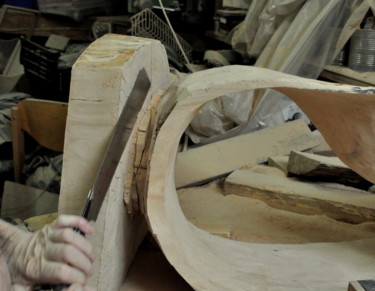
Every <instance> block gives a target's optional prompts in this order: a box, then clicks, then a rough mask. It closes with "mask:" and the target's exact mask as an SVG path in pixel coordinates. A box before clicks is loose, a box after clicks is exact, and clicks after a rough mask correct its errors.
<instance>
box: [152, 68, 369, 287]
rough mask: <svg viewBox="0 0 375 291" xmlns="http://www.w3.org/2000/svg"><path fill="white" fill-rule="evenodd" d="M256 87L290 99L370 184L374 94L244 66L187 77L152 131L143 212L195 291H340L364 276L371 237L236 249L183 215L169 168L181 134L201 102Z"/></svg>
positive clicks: (366, 275)
mask: <svg viewBox="0 0 375 291" xmlns="http://www.w3.org/2000/svg"><path fill="white" fill-rule="evenodd" d="M260 88H273V89H276V90H278V91H280V92H282V93H284V94H286V95H287V96H289V97H290V98H292V99H293V100H294V101H295V102H296V103H297V104H298V105H299V106H300V107H301V108H302V110H304V112H305V113H306V114H308V116H309V118H310V119H311V120H312V121H313V122H314V124H315V125H316V126H317V127H318V129H319V130H320V131H321V132H322V133H323V135H324V136H325V138H326V140H327V142H328V143H329V144H330V146H331V147H332V148H333V149H334V150H335V152H336V153H337V154H338V156H339V157H340V158H341V159H342V160H343V161H344V162H345V163H346V164H347V165H348V166H350V167H351V168H352V169H354V170H355V171H356V172H358V173H359V174H361V175H363V176H364V177H366V178H367V179H368V180H370V181H372V182H375V167H374V166H373V160H374V150H373V140H374V139H375V135H374V133H373V128H372V120H373V118H374V117H373V116H374V115H373V113H372V112H373V108H374V103H375V94H374V93H375V89H374V88H360V87H353V86H346V85H338V84H329V83H324V82H320V81H315V80H309V79H303V78H299V77H295V76H290V75H286V74H282V73H278V72H274V71H270V70H266V69H260V68H254V67H245V66H230V67H222V68H218V69H211V70H206V71H201V72H198V73H194V74H191V75H189V76H188V77H187V78H186V79H185V80H184V81H183V82H182V83H181V84H180V85H179V87H178V90H177V92H178V94H177V98H178V100H179V102H178V103H177V105H176V106H175V108H174V109H173V111H172V112H171V113H170V114H169V116H168V118H167V120H166V121H165V123H164V124H163V126H162V127H161V129H160V131H159V132H158V135H157V137H156V142H155V146H154V149H153V152H152V158H151V161H150V175H149V188H148V193H147V194H148V197H147V203H146V204H147V211H146V213H147V217H148V222H149V225H150V227H151V230H152V232H153V234H154V236H155V237H156V238H157V240H158V242H159V244H160V246H161V248H162V250H163V252H164V254H165V255H166V257H167V259H168V260H169V262H171V264H172V265H173V266H174V267H175V268H176V269H177V271H178V272H179V273H180V274H181V275H182V276H183V277H184V278H185V280H187V282H188V283H189V284H190V285H191V286H192V287H193V288H194V289H196V290H277V289H279V290H345V288H346V287H347V285H348V282H349V281H351V280H356V279H358V278H371V277H372V276H373V270H374V267H375V262H374V244H375V239H365V240H358V241H350V242H349V241H348V242H336V243H311V244H302V245H293V244H285V245H280V244H255V243H254V244H251V243H241V242H235V241H230V240H227V239H224V238H221V237H217V236H213V235H210V234H208V233H206V232H204V231H202V230H200V229H198V228H196V227H195V226H194V225H192V224H191V223H190V222H189V221H187V219H186V218H185V216H184V215H183V213H182V211H181V208H180V206H179V203H178V199H177V194H176V188H175V172H174V166H175V160H176V153H177V148H178V144H179V140H180V137H181V135H182V134H183V132H184V130H185V129H186V127H187V126H188V125H189V123H190V121H191V120H192V118H193V117H194V115H195V114H196V113H197V112H198V110H199V109H200V108H201V107H202V106H203V105H204V104H205V103H207V102H208V101H210V100H212V99H214V98H216V97H219V96H222V95H226V94H229V93H233V92H240V91H243V90H250V89H260ZM202 163H204V160H203V161H202ZM249 223H251V221H249Z"/></svg>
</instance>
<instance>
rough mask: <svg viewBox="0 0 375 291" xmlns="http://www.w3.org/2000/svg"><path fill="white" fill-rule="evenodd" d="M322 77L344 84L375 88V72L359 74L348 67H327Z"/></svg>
mask: <svg viewBox="0 0 375 291" xmlns="http://www.w3.org/2000/svg"><path fill="white" fill-rule="evenodd" d="M320 77H321V78H324V79H327V80H330V81H334V82H337V83H342V84H349V85H357V86H375V72H357V71H353V70H351V69H349V68H348V67H341V66H327V67H325V68H324V70H323V72H322V73H321V74H320Z"/></svg>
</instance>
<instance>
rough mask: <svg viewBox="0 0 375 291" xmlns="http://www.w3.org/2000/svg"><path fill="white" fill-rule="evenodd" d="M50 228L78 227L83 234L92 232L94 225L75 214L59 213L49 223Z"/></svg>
mask: <svg viewBox="0 0 375 291" xmlns="http://www.w3.org/2000/svg"><path fill="white" fill-rule="evenodd" d="M51 227H52V229H62V228H76V227H77V228H79V229H80V230H82V231H83V232H84V233H85V234H93V233H94V226H93V225H92V224H91V223H89V222H88V221H87V220H86V219H85V218H83V217H80V216H75V215H60V216H59V217H58V218H57V219H56V220H55V221H54V222H53V223H52V225H51Z"/></svg>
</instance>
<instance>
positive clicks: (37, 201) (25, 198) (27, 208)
mask: <svg viewBox="0 0 375 291" xmlns="http://www.w3.org/2000/svg"><path fill="white" fill-rule="evenodd" d="M58 201H59V195H57V194H54V193H50V192H47V191H44V190H42V189H38V188H34V187H30V186H27V185H23V184H19V183H14V182H12V181H5V184H4V192H3V197H2V201H1V215H2V216H3V217H11V218H20V219H22V220H25V219H27V218H30V217H33V216H38V215H42V214H47V213H52V212H57V205H58Z"/></svg>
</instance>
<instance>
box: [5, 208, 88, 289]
mask: <svg viewBox="0 0 375 291" xmlns="http://www.w3.org/2000/svg"><path fill="white" fill-rule="evenodd" d="M75 227H77V228H79V229H81V230H82V231H83V232H84V233H85V234H92V233H93V232H94V228H93V226H92V225H91V224H90V223H88V222H87V220H85V219H84V218H82V217H78V216H69V215H61V216H59V218H57V219H56V220H55V221H54V222H53V223H52V224H50V225H48V226H45V227H44V228H43V229H41V230H39V231H37V232H35V233H27V232H24V231H21V230H18V229H17V231H16V232H14V233H13V234H12V236H11V237H9V240H8V241H7V243H6V246H5V250H6V251H5V252H4V254H5V256H6V257H7V260H8V268H9V273H10V278H11V282H12V286H13V290H31V287H33V286H34V285H36V284H53V285H57V284H59V283H65V284H69V285H70V284H71V286H70V287H69V289H68V290H69V291H73V290H77V291H78V290H92V289H90V287H89V286H87V280H88V278H89V276H90V275H91V267H92V263H93V261H94V253H93V248H92V246H91V244H90V243H89V242H88V241H87V240H86V238H85V237H84V236H82V235H80V234H78V233H76V232H74V230H73V228H75ZM21 288H22V289H21Z"/></svg>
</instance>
